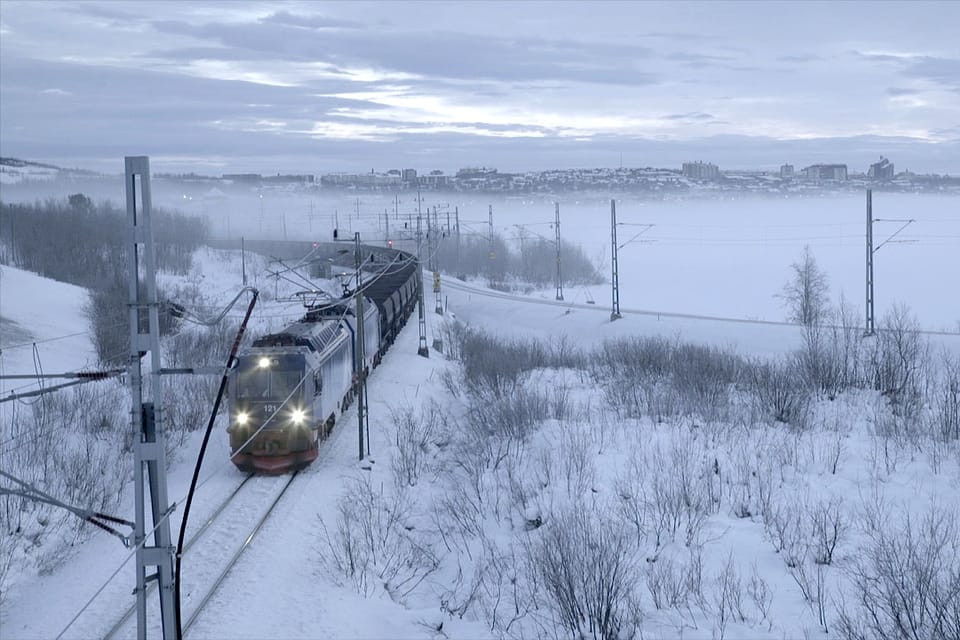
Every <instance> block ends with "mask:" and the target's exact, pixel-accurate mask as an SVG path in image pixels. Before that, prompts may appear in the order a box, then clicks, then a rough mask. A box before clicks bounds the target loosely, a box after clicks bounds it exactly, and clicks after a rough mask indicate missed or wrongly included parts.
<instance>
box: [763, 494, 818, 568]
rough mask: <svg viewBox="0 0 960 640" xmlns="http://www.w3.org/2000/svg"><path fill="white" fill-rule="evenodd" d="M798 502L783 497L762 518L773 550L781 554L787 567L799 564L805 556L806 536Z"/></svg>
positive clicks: (802, 514) (794, 498)
mask: <svg viewBox="0 0 960 640" xmlns="http://www.w3.org/2000/svg"><path fill="white" fill-rule="evenodd" d="M799 502H800V501H799V500H798V499H797V497H796V496H794V497H793V498H792V499H791V498H789V497H787V496H784V498H783V500H782V501H781V502H779V503H778V504H776V505H775V506H774V507H773V508H772V509H771V510H770V512H769V513H767V514H766V516H765V518H764V522H763V524H764V530H765V531H766V533H767V537H768V539H769V540H770V542H771V543H773V550H774V551H776V552H777V553H779V554H781V555H782V557H783V561H784V562H785V563H786V565H787V567H788V568H790V567H794V566H796V565H798V564H799V563H801V562H802V561H803V559H804V557H805V556H806V554H807V545H808V541H807V534H806V531H805V526H804V513H803V511H804V510H803V509H802V508H798V506H797V505H798V503H799Z"/></svg>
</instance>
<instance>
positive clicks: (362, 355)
mask: <svg viewBox="0 0 960 640" xmlns="http://www.w3.org/2000/svg"><path fill="white" fill-rule="evenodd" d="M353 241H354V249H353V257H354V264H355V265H356V268H357V430H358V435H359V442H360V460H363V456H364V455H366V451H367V450H369V443H368V444H367V447H366V448H365V447H364V439H363V429H364V426H366V427H367V431H369V430H370V427H369V425H368V424H367V420H368V419H369V418H368V417H367V366H366V365H367V356H366V345H365V342H364V326H363V325H364V322H363V320H364V318H363V275H362V274H363V258H362V256H361V255H360V232H359V231H357V232H355V233H354V234H353Z"/></svg>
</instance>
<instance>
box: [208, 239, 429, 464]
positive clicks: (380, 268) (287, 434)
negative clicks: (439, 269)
mask: <svg viewBox="0 0 960 640" xmlns="http://www.w3.org/2000/svg"><path fill="white" fill-rule="evenodd" d="M361 251H362V255H363V261H362V263H363V267H362V269H361V273H362V274H363V277H362V283H361V285H360V289H361V292H362V295H363V297H364V300H363V302H364V304H363V316H364V317H363V319H362V322H363V336H364V339H363V342H364V349H363V354H362V357H358V355H357V342H358V340H357V329H358V324H359V323H360V322H361V320H360V319H358V318H357V315H356V306H355V303H354V299H355V297H354V294H355V292H349V291H345V292H344V297H343V298H342V299H340V300H331V301H328V302H326V303H324V304H317V305H315V306H312V307H308V309H307V311H306V313H305V315H304V316H303V317H302V318H301V319H300V320H298V321H297V322H294V323H292V324H290V325H289V326H287V327H286V328H284V329H283V330H282V331H280V332H279V333H273V334H269V335H265V336H261V337H259V338H257V339H256V340H254V342H253V345H252V346H251V347H249V348H247V349H245V350H244V351H242V352H241V353H240V355H239V357H238V360H237V364H236V366H235V368H234V369H233V370H232V371H231V375H230V386H229V412H230V424H229V426H228V428H227V432H228V433H229V435H230V451H231V460H232V461H233V463H234V464H235V465H236V466H237V468H239V469H240V470H242V471H246V472H252V473H262V474H280V473H286V472H288V471H294V470H297V469H302V468H303V467H306V466H307V465H309V464H310V463H311V462H312V461H313V460H315V459H316V457H317V452H318V446H319V441H320V440H321V439H323V438H324V437H326V436H327V435H329V433H330V430H331V429H332V428H333V424H334V422H335V421H336V419H337V416H338V415H339V414H340V413H342V412H343V411H344V410H345V409H346V408H347V407H348V406H349V405H350V403H351V402H352V400H353V398H354V396H355V395H356V391H357V382H358V380H359V379H360V376H361V374H362V375H366V374H367V372H368V371H369V370H370V369H371V368H373V367H375V366H376V365H377V364H379V362H380V359H381V357H382V356H383V354H384V352H385V351H386V350H387V349H388V348H389V347H390V345H391V344H392V343H393V341H394V340H395V339H396V337H397V334H398V333H399V332H400V329H401V328H402V327H403V326H404V324H406V321H407V319H408V318H409V317H410V314H411V313H412V312H413V310H414V308H415V307H416V305H417V300H418V292H419V289H418V287H419V282H420V280H419V278H418V272H417V269H419V264H418V263H417V260H416V257H415V256H412V255H410V254H409V253H406V252H404V251H399V250H395V249H392V248H381V247H367V246H364V247H362V248H361Z"/></svg>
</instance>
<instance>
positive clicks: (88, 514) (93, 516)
mask: <svg viewBox="0 0 960 640" xmlns="http://www.w3.org/2000/svg"><path fill="white" fill-rule="evenodd" d="M0 476H2V477H4V478H6V479H7V480H10V481H11V482H14V483H15V484H18V485H20V487H22V488H21V489H19V490H17V489H8V488H6V487H0V496H2V495H19V496H23V497H25V498H28V499H30V500H34V501H36V502H43V503H45V504H49V505H52V506H54V507H59V508H61V509H64V510H66V511H68V512H70V513H72V514H73V515H75V516H77V517H78V518H80V519H81V520H84V521H85V522H89V523H90V524H92V525H95V526H97V527H99V528H101V529H103V530H104V531H106V532H107V533H109V534H111V535H114V536H116V537H117V538H119V539H120V540H121V541H122V542H123V545H124V546H125V547H129V546H130V536H129V535H127V536H125V535H123V534H122V533H120V532H119V531H117V530H116V529H114V528H113V527H112V526H111V525H112V524H122V525H125V526H128V527H130V528H131V529H133V527H134V523H132V522H130V521H129V520H125V519H123V518H118V517H116V516H111V515H108V514H105V513H101V512H99V511H93V510H91V509H85V508H83V507H77V506H74V505H71V504H68V503H66V502H63V501H62V500H59V499H58V498H56V497H54V496H52V495H50V494H49V493H46V492H45V491H42V490H41V489H38V488H36V487H35V486H33V485H32V484H31V483H29V482H27V481H25V480H21V479H20V478H17V477H16V476H14V475H13V474H10V473H7V472H6V471H4V470H3V469H0Z"/></svg>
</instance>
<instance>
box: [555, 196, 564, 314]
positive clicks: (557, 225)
mask: <svg viewBox="0 0 960 640" xmlns="http://www.w3.org/2000/svg"><path fill="white" fill-rule="evenodd" d="M554 204H555V206H556V214H557V216H556V217H557V219H556V221H555V222H554V223H553V224H554V228H555V229H556V230H557V240H556V243H557V300H563V277H562V276H561V275H560V203H559V202H556V203H554Z"/></svg>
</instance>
